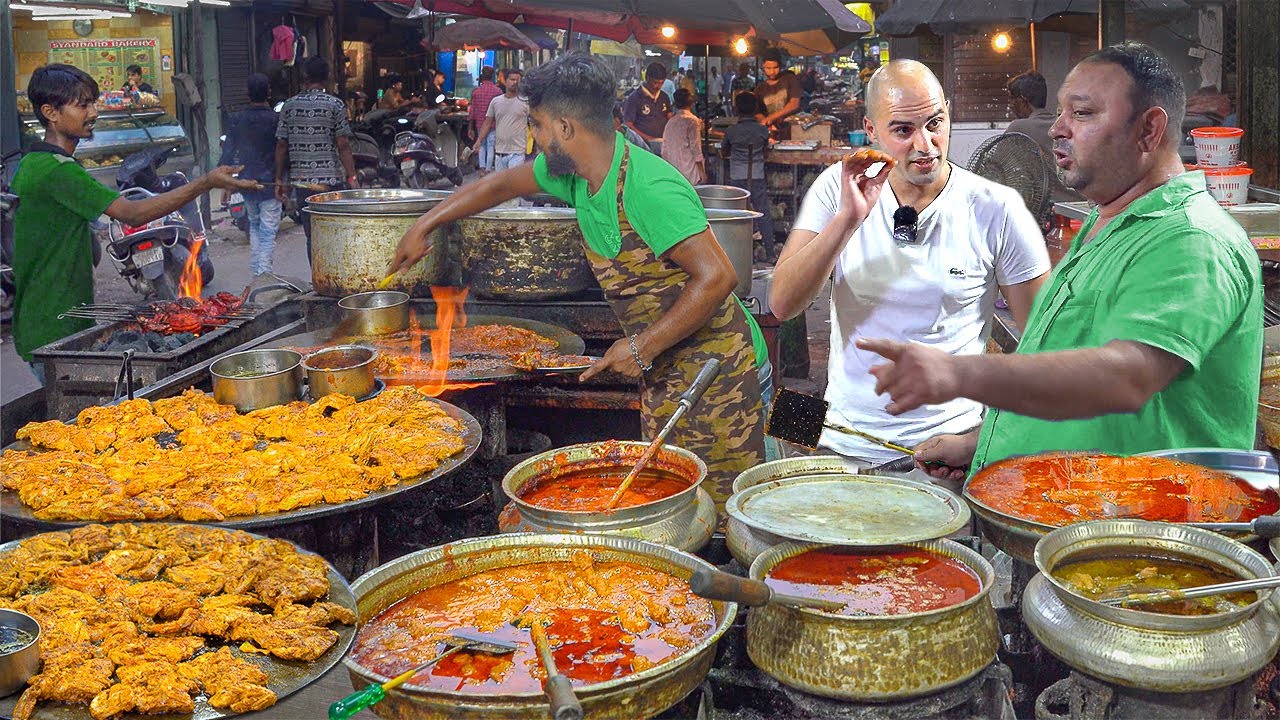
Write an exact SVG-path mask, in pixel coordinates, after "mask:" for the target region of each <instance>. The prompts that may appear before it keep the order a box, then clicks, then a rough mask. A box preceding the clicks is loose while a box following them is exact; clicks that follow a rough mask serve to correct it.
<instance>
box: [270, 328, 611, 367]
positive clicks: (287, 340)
mask: <svg viewBox="0 0 1280 720" xmlns="http://www.w3.org/2000/svg"><path fill="white" fill-rule="evenodd" d="M420 321H421V323H422V328H423V329H424V330H434V329H435V327H436V324H435V318H434V317H429V316H428V317H422V318H420ZM476 325H510V326H511V327H517V328H521V329H524V330H530V331H533V332H536V333H538V334H539V335H542V336H543V337H547V338H550V339H552V340H554V341H555V342H556V345H557V347H556V352H558V353H560V354H561V355H581V354H582V353H583V352H584V351H585V350H586V347H587V346H586V343H585V342H583V340H582V338H580V337H578V336H577V335H575V334H574V333H573V332H571V331H569V330H567V329H565V328H562V327H560V326H558V325H552V324H550V323H544V322H538V321H537V320H526V319H524V318H517V317H506V316H503V315H471V314H468V315H467V326H468V327H474V326H476ZM405 338H406V336H405V334H404V333H403V332H402V333H396V334H393V335H388V336H376V335H371V336H345V335H342V334H339V333H338V332H337V328H334V327H331V328H324V329H321V330H315V331H312V332H307V333H302V334H299V335H290V336H288V337H283V338H280V339H278V340H273V341H272V342H270V343H268V344H266V345H264V346H263V347H268V348H291V349H295V350H299V349H311V348H319V347H323V346H328V345H342V344H348V343H354V344H357V345H369V346H372V347H374V348H378V349H388V348H391V349H395V350H396V351H397V352H403V351H404V344H405ZM419 352H420V353H421V354H422V355H428V354H430V352H431V345H430V341H429V339H427V338H426V337H423V338H422V347H421V348H420V350H419ZM460 357H463V358H465V357H466V356H465V355H462V356H460ZM531 376H532V375H531V374H530V373H526V372H524V371H522V370H518V369H516V368H514V367H511V366H510V365H507V364H505V363H503V364H501V365H498V366H496V367H493V366H491V365H490V366H488V367H485V368H484V369H481V370H479V371H472V370H468V369H466V368H463V369H462V370H450V371H449V372H448V374H447V376H446V378H445V381H446V382H451V383H471V382H498V381H501V380H515V379H518V378H522V377H531ZM379 377H380V378H382V379H383V380H386V381H388V382H393V383H394V382H401V383H403V382H413V381H414V379H415V376H413V375H403V376H396V375H393V376H384V375H379ZM417 379H420V380H422V381H424V382H425V381H426V380H427V378H426V377H425V376H419V377H417Z"/></svg>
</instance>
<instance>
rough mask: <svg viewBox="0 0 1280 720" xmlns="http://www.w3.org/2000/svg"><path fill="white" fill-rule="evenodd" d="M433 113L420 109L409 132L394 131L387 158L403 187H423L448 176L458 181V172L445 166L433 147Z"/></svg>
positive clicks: (460, 182) (435, 124)
mask: <svg viewBox="0 0 1280 720" xmlns="http://www.w3.org/2000/svg"><path fill="white" fill-rule="evenodd" d="M436 112H437V111H435V110H425V111H423V112H422V113H420V114H419V115H418V118H417V120H416V121H415V123H414V130H413V131H412V132H409V131H405V132H400V133H397V134H396V139H395V145H394V146H392V150H391V158H392V160H393V161H394V163H395V166H396V167H398V168H399V169H400V176H401V178H403V182H404V184H405V186H406V187H411V188H427V187H430V186H431V183H433V182H435V181H437V180H439V179H441V178H448V180H449V182H451V183H453V184H454V185H455V186H458V185H461V184H462V171H461V170H459V169H458V168H456V167H449V166H448V165H447V164H446V163H445V161H444V158H442V157H441V156H440V152H439V150H438V149H437V148H436V143H435V136H436V135H437V134H438V133H439V124H438V123H437V122H436Z"/></svg>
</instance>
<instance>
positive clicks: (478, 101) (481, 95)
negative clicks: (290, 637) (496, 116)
mask: <svg viewBox="0 0 1280 720" xmlns="http://www.w3.org/2000/svg"><path fill="white" fill-rule="evenodd" d="M501 94H502V88H500V87H498V84H497V83H495V82H494V81H493V68H491V67H489V66H488V65H486V66H485V67H483V68H482V69H481V70H480V84H479V85H477V86H476V89H475V90H472V91H471V104H470V106H468V109H467V120H468V122H469V123H470V125H471V133H472V134H473V135H475V136H479V134H480V126H481V125H483V124H484V118H485V115H487V114H488V112H489V103H491V102H493V99H494V98H496V97H498V96H499V95H501ZM494 137H495V136H493V135H488V136H486V137H484V138H481V140H480V161H479V164H480V174H481V175H484V174H485V173H487V172H489V171H490V170H492V169H493V143H494Z"/></svg>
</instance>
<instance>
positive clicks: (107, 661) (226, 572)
mask: <svg viewBox="0 0 1280 720" xmlns="http://www.w3.org/2000/svg"><path fill="white" fill-rule="evenodd" d="M90 548H92V550H90ZM327 575H328V565H327V564H326V563H325V562H324V561H323V560H322V559H320V558H318V557H316V556H313V555H309V554H303V553H299V552H298V550H297V549H296V548H295V547H294V546H293V545H291V544H290V543H288V542H285V541H283V540H274V539H269V538H257V537H254V536H251V535H249V534H247V533H243V532H236V531H226V530H221V529H217V528H209V527H202V526H194V525H168V524H159V523H154V524H152V523H148V524H145V525H132V524H128V523H120V524H115V525H111V526H101V525H91V526H86V527H82V528H77V529H76V530H73V531H71V532H61V533H46V534H44V535H37V536H35V537H32V538H28V539H26V540H23V541H21V542H20V543H19V544H18V545H17V546H16V547H14V548H12V549H10V550H8V551H6V552H5V553H3V554H0V607H8V608H12V609H15V610H20V611H22V612H26V613H28V614H30V615H32V616H33V617H35V618H36V620H37V621H38V622H40V624H41V627H42V630H43V632H42V634H41V638H40V657H41V660H42V662H43V667H42V671H41V673H40V674H39V675H37V676H36V677H35V678H33V679H32V680H31V681H30V683H29V687H28V688H27V689H26V690H25V691H24V693H23V695H22V696H21V698H20V699H19V702H18V704H17V707H16V708H15V714H14V717H15V718H20V719H21V720H26V718H30V717H31V715H32V713H33V712H34V710H35V707H36V705H37V703H39V702H41V701H52V702H62V703H72V704H88V705H89V709H90V714H91V715H92V716H93V717H94V718H98V719H100V720H105V719H108V718H114V717H116V716H118V715H120V714H122V713H130V712H136V713H144V714H146V713H181V712H191V711H192V707H193V704H192V703H193V700H192V696H193V695H195V694H197V693H198V692H200V691H201V689H202V688H203V689H204V690H205V691H206V692H207V693H208V694H209V695H210V702H211V704H213V705H214V706H215V707H220V708H228V709H231V710H232V711H234V712H250V711H254V710H261V709H263V708H266V707H270V706H271V705H273V704H274V703H275V701H276V696H275V693H274V692H272V691H271V690H270V688H269V687H267V684H268V682H269V678H268V676H267V675H266V673H265V672H263V670H262V669H260V668H258V667H257V666H255V665H254V664H253V663H250V662H246V661H244V660H241V659H238V658H236V657H235V656H233V655H232V654H231V653H230V651H229V649H228V647H226V646H223V647H221V648H220V649H219V650H218V651H216V652H212V651H211V650H212V648H210V647H209V643H210V642H211V641H212V642H213V643H214V646H215V647H217V644H219V643H221V642H235V643H240V642H244V643H248V645H247V648H248V649H250V650H252V651H255V652H266V653H268V654H271V655H273V656H275V657H278V658H282V659H287V660H293V661H301V662H308V661H311V660H314V659H316V658H318V657H320V656H321V655H324V654H325V653H326V652H327V651H328V650H329V649H330V648H331V647H333V645H334V644H335V643H336V641H337V638H338V634H337V633H336V632H334V631H333V630H330V629H329V628H328V627H327V626H328V625H332V624H334V623H354V622H355V621H356V615H355V612H354V611H352V610H351V609H349V608H346V607H343V606H341V605H337V604H334V603H330V602H326V601H324V600H323V598H324V597H325V596H326V595H327V593H328V590H329V581H328V576H327ZM149 577H154V578H158V579H151V580H145V579H142V578H149ZM232 590H236V591H238V592H234V593H233V592H231V591H232ZM224 593H225V594H224ZM268 599H269V600H268ZM312 600H317V601H318V602H314V603H311V602H310V601H312ZM272 606H274V607H275V608H276V609H275V610H272ZM259 648H261V649H260V650H259Z"/></svg>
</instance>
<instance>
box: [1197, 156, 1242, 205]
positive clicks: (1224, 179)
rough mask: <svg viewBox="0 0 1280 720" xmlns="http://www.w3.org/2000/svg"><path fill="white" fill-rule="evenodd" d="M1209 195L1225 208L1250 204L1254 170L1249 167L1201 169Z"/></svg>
mask: <svg viewBox="0 0 1280 720" xmlns="http://www.w3.org/2000/svg"><path fill="white" fill-rule="evenodd" d="M1201 169H1202V170H1204V182H1205V185H1206V186H1208V188H1209V194H1210V195H1212V196H1213V197H1214V199H1215V200H1217V201H1218V204H1219V205H1221V206H1223V207H1229V206H1232V205H1244V204H1245V203H1247V202H1249V176H1250V175H1252V174H1253V169H1252V168H1250V167H1249V166H1248V165H1236V166H1234V167H1229V168H1201Z"/></svg>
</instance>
